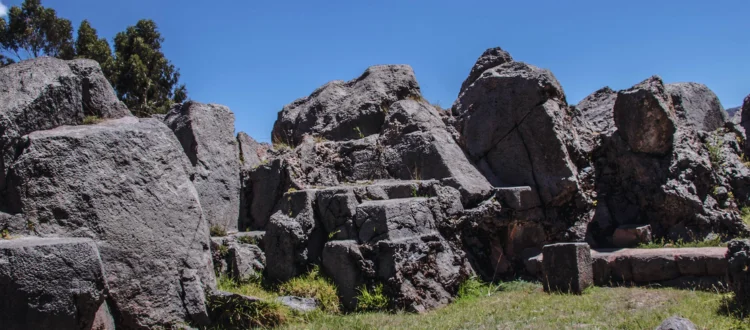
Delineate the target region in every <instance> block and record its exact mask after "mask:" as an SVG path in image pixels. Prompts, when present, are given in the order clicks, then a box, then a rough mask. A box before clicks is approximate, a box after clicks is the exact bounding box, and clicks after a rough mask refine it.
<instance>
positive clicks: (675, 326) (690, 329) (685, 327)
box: [656, 316, 698, 330]
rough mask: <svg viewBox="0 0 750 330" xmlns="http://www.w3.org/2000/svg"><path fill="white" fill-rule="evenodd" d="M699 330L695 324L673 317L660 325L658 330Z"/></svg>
mask: <svg viewBox="0 0 750 330" xmlns="http://www.w3.org/2000/svg"><path fill="white" fill-rule="evenodd" d="M696 329H698V328H697V327H696V326H695V324H693V322H690V320H688V319H684V318H681V317H677V316H673V317H670V318H668V319H666V320H664V322H662V323H661V325H659V326H658V327H657V328H656V330H696Z"/></svg>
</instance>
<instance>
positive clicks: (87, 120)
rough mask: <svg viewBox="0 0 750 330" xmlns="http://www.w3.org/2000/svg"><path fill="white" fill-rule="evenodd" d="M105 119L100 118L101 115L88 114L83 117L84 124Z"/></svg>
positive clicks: (92, 123)
mask: <svg viewBox="0 0 750 330" xmlns="http://www.w3.org/2000/svg"><path fill="white" fill-rule="evenodd" d="M102 121H103V119H101V118H99V116H86V117H83V124H84V125H94V124H98V123H101V122H102Z"/></svg>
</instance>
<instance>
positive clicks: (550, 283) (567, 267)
mask: <svg viewBox="0 0 750 330" xmlns="http://www.w3.org/2000/svg"><path fill="white" fill-rule="evenodd" d="M542 251H543V252H542V253H543V259H542V264H543V268H544V279H543V282H544V290H545V291H547V292H556V291H559V292H567V293H576V294H580V293H582V292H583V290H585V289H586V288H588V287H590V286H592V285H593V284H594V271H593V269H592V259H591V248H590V247H589V245H588V244H586V243H559V244H551V245H545V246H544V248H543V250H542Z"/></svg>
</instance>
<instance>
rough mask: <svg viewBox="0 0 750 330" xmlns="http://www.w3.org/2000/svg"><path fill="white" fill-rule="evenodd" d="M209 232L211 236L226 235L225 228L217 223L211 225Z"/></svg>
mask: <svg viewBox="0 0 750 330" xmlns="http://www.w3.org/2000/svg"><path fill="white" fill-rule="evenodd" d="M210 233H211V236H212V237H216V236H218V237H224V236H227V230H226V229H225V228H224V227H222V226H219V225H212V226H211V229H210Z"/></svg>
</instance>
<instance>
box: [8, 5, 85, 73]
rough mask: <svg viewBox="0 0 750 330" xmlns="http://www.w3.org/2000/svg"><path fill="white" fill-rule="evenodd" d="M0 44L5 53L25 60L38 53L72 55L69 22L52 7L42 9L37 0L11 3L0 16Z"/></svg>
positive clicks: (60, 56) (71, 30)
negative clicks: (18, 3) (6, 13)
mask: <svg viewBox="0 0 750 330" xmlns="http://www.w3.org/2000/svg"><path fill="white" fill-rule="evenodd" d="M0 44H2V47H3V50H4V51H5V52H6V54H5V55H4V57H6V58H7V55H9V54H12V55H15V57H16V59H17V60H25V59H28V58H34V57H38V56H42V55H47V56H54V57H58V58H62V59H72V58H73V57H74V56H75V48H74V46H73V25H72V24H71V23H70V21H69V20H67V19H64V18H58V17H57V13H56V12H55V10H54V9H52V8H44V6H42V4H41V2H40V0H24V2H23V4H22V5H21V7H18V6H13V7H11V8H10V11H9V12H8V19H7V20H6V19H5V18H0Z"/></svg>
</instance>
